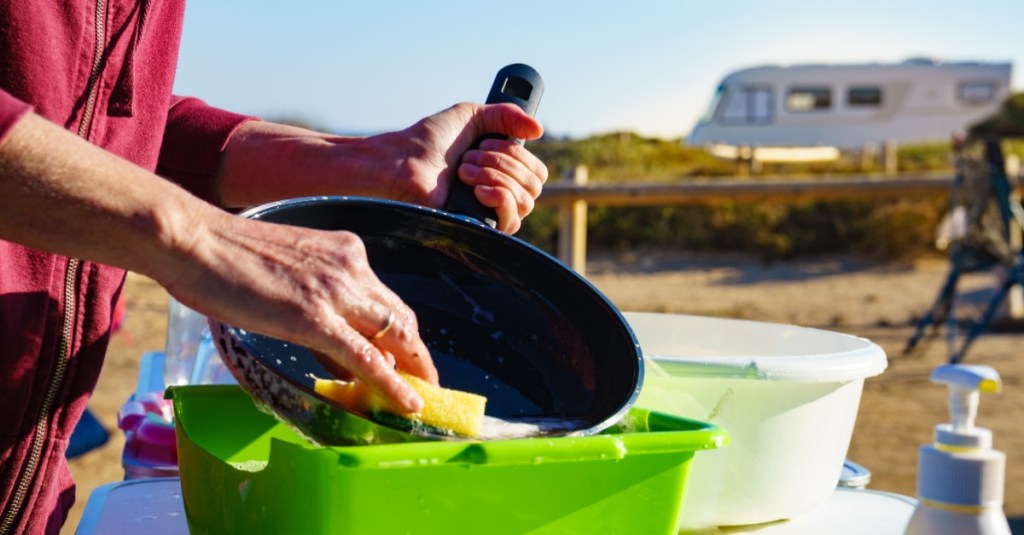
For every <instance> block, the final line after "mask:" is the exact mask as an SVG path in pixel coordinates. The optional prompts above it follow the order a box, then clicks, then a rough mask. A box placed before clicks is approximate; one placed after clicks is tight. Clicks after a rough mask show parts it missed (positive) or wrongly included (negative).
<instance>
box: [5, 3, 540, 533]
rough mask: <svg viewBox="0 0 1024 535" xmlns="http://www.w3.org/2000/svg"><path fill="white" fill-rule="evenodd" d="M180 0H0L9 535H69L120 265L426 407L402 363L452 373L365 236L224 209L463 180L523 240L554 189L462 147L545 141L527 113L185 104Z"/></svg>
mask: <svg viewBox="0 0 1024 535" xmlns="http://www.w3.org/2000/svg"><path fill="white" fill-rule="evenodd" d="M183 4H184V2H183V0H104V1H96V2H75V1H70V2H4V3H2V5H0V50H2V53H0V408H2V410H0V534H6V533H56V532H58V531H59V529H60V526H61V524H62V523H63V522H64V519H65V518H66V514H67V510H68V508H69V507H70V506H71V504H72V502H73V501H74V484H73V482H72V480H71V477H70V473H69V472H68V469H67V466H66V463H65V461H64V450H65V449H66V447H67V442H68V438H69V436H70V435H71V432H72V430H73V428H74V425H75V422H77V420H78V418H79V416H80V415H81V414H82V411H83V410H84V408H85V404H86V401H87V399H88V397H89V393H90V392H91V391H92V389H93V387H94V386H95V384H96V380H97V377H98V375H99V369H100V365H101V363H102V358H103V353H104V352H105V350H106V347H107V343H108V340H109V336H110V328H111V319H112V315H113V311H114V306H115V303H116V302H117V299H118V296H119V293H120V291H121V288H122V285H123V282H124V275H125V270H132V271H135V272H137V273H140V274H143V275H146V276H148V277H150V278H152V279H154V280H156V281H157V282H159V283H160V284H161V285H162V286H163V287H164V288H166V289H167V291H168V292H169V293H170V294H171V295H172V296H174V297H175V298H177V299H178V300H179V301H181V302H182V303H184V304H186V305H187V306H189V307H191V308H193V309H195V310H197V311H199V312H202V313H204V314H207V315H209V316H213V317H217V318H219V319H222V320H224V321H227V322H229V323H231V324H234V325H238V326H240V327H244V328H247V329H251V330H254V331H259V332H263V333H266V334H268V335H272V336H276V337H280V338H284V339H287V340H290V341H292V342H295V343H298V344H302V345H305V346H308V347H310V348H313V349H315V350H317V351H318V352H320V353H322V354H323V355H324V356H323V357H322V358H324V359H326V360H327V361H328V362H326V363H325V364H327V365H328V366H329V367H333V368H335V369H338V368H344V369H346V370H348V371H350V372H351V373H352V374H354V375H355V376H357V377H358V378H360V379H362V380H363V381H365V382H367V383H368V384H370V385H372V387H373V388H375V389H376V390H377V391H378V392H380V393H381V394H382V395H383V396H384V397H385V398H386V399H387V400H389V402H390V403H391V405H392V406H393V408H394V409H395V410H401V411H415V410H417V409H419V408H420V407H421V405H422V400H421V399H420V398H419V397H418V395H417V394H416V393H415V392H414V391H412V390H411V389H410V388H408V387H407V385H406V384H405V383H404V382H402V381H400V380H399V379H398V376H397V375H396V371H395V367H396V366H397V368H399V369H402V370H404V371H407V372H409V373H412V374H414V375H417V376H419V377H422V378H424V379H427V380H429V381H432V382H435V383H436V382H437V372H436V370H435V369H434V367H433V364H432V362H431V359H430V357H429V353H428V351H427V349H426V347H425V346H424V344H423V342H422V340H421V339H420V337H419V335H418V332H417V324H416V318H415V316H414V314H413V312H412V311H411V309H410V308H409V307H408V306H406V305H405V304H404V303H403V302H402V301H401V300H400V299H399V298H398V297H397V296H396V295H395V294H394V293H392V292H391V291H390V290H389V289H388V288H387V287H385V286H384V285H383V284H381V282H380V281H379V280H378V279H377V278H376V276H375V275H374V273H373V272H372V270H371V269H370V267H369V264H368V263H367V258H366V253H365V250H364V248H363V245H362V243H361V241H360V240H359V238H358V237H357V236H355V235H353V234H351V233H347V232H324V231H317V230H311V229H302V228H295V227H288V226H282V225H272V224H268V223H263V222H259V221H252V220H247V219H242V218H239V217H237V216H234V215H232V214H231V213H230V212H229V211H226V210H224V209H223V208H225V207H244V206H250V205H254V204H258V203H262V202H266V201H270V200H276V199H282V198H290V197H298V196H306V195H321V194H348V195H363V196H376V197H382V198H388V199H396V200H402V201H408V202H414V203H419V204H422V205H426V206H432V207H440V206H441V204H442V200H443V199H444V198H445V196H446V194H447V191H448V188H449V186H450V184H451V182H452V181H453V180H463V181H464V182H466V183H468V184H470V185H472V186H473V187H474V191H475V194H476V197H477V198H478V199H479V200H480V201H481V202H482V203H483V204H484V205H487V206H490V207H493V208H495V209H496V210H497V212H498V215H499V220H500V221H499V227H500V228H501V229H502V230H504V231H507V232H514V231H516V230H517V229H518V227H519V225H520V222H521V219H522V218H523V217H524V216H525V215H526V214H528V213H529V212H530V211H531V209H532V208H533V202H534V199H535V198H536V197H537V196H538V195H539V194H540V190H541V186H542V184H543V183H544V181H545V180H546V177H547V171H546V168H545V167H544V165H543V164H542V163H541V162H540V161H539V160H538V159H537V158H536V157H535V156H534V155H533V154H531V153H530V152H528V151H527V150H525V149H523V148H522V147H521V146H518V145H515V144H513V143H511V142H507V141H501V140H495V139H491V140H488V141H485V142H484V143H483V144H482V145H481V146H480V147H479V149H476V150H468V149H469V148H470V146H471V144H472V142H473V141H474V140H475V139H476V138H477V137H479V136H480V135H482V134H484V133H499V134H504V135H507V136H510V137H514V138H523V139H534V138H537V137H539V136H540V135H541V132H542V129H541V126H540V124H539V123H538V122H537V121H535V120H534V119H532V118H530V117H529V116H527V115H526V114H524V113H523V112H521V111H520V110H518V109H517V108H515V107H514V106H509V105H490V106H484V105H478V104H470V103H462V104H457V105H455V106H453V107H451V108H449V109H447V110H444V111H441V112H439V113H437V114H434V115H431V116H429V117H427V118H425V119H423V120H421V121H419V122H417V123H416V124H414V125H412V126H410V127H409V128H407V129H405V130H402V131H398V132H392V133H386V134H381V135H376V136H369V137H343V136H335V135H328V134H324V133H319V132H313V131H309V130H305V129H301V128H296V127H292V126H285V125H279V124H273V123H270V122H265V121H261V120H259V119H256V118H253V117H246V116H242V115H237V114H233V113H230V112H227V111H224V110H219V109H216V108H213V107H211V106H208V105H206V104H205V103H203V102H202V101H200V100H197V99H194V98H189V97H178V96H173V95H172V94H171V87H172V83H173V76H174V72H175V63H176V60H177V49H178V44H179V39H180V36H181V24H182V14H183V9H184V6H183ZM467 151H468V152H467ZM386 324H391V328H390V329H388V330H387V332H386V334H385V335H384V336H382V337H380V338H379V339H377V338H375V336H374V334H375V333H378V332H379V331H381V330H382V329H383V327H384V326H385V325H386Z"/></svg>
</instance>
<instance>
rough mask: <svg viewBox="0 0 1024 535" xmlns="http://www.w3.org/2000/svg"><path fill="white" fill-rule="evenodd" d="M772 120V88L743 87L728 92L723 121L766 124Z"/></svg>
mask: <svg viewBox="0 0 1024 535" xmlns="http://www.w3.org/2000/svg"><path fill="white" fill-rule="evenodd" d="M771 120H772V90H771V88H767V87H741V88H739V89H738V90H736V91H735V92H726V95H725V106H724V109H723V110H722V121H723V122H728V123H753V124H764V123H769V122H771Z"/></svg>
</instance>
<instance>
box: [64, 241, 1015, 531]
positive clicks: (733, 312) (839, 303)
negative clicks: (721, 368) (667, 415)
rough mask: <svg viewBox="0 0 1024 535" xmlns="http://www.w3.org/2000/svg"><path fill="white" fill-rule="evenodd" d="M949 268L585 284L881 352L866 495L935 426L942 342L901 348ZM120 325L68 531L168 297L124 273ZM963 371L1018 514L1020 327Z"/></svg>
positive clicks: (977, 353) (992, 338) (636, 303)
mask: <svg viewBox="0 0 1024 535" xmlns="http://www.w3.org/2000/svg"><path fill="white" fill-rule="evenodd" d="M946 268H947V264H946V262H945V261H943V260H939V259H931V260H923V261H918V262H915V263H913V264H907V265H891V264H886V265H878V264H872V263H869V262H865V261H861V260H856V259H830V260H815V261H800V262H780V263H774V264H768V265H765V264H761V263H759V262H757V261H753V260H751V259H749V258H744V257H739V256H721V255H718V256H692V255H687V256H672V255H661V254H654V253H645V254H637V255H626V256H618V257H614V258H613V257H600V256H599V257H595V258H593V259H592V260H591V262H590V264H589V266H588V270H589V274H588V278H589V279H590V280H591V281H592V282H593V283H594V284H595V285H596V286H597V287H598V288H599V289H600V290H601V291H602V292H604V293H605V294H606V295H607V296H608V297H609V298H610V299H611V300H612V301H613V302H615V304H616V305H617V306H618V307H619V308H620V309H622V310H629V311H651V312H667V313H685V314H697V315H710V316H723V317H736V318H746V319H751V320H756V321H771V322H782V323H793V324H798V325H804V326H809V327H819V328H824V329H829V330H834V331H839V332H844V333H848V334H854V335H858V336H863V337H865V338H868V339H871V340H872V341H874V342H875V343H877V344H879V345H880V346H882V348H883V349H885V350H886V352H887V354H888V355H889V358H890V364H889V369H888V370H887V371H886V372H885V373H884V374H882V375H881V376H879V377H875V378H872V379H869V380H868V381H867V382H866V385H865V390H864V394H863V398H862V401H861V407H860V412H859V415H858V419H857V426H856V429H855V431H854V434H853V442H852V444H851V446H850V451H849V455H848V457H849V458H850V459H853V460H855V461H857V462H858V463H860V464H862V465H864V466H865V467H867V468H868V469H870V470H871V472H872V481H871V484H870V486H869V488H872V489H876V490H887V491H892V492H897V493H901V494H907V495H913V494H914V482H915V474H916V462H917V447H918V445H920V444H922V443H924V442H927V441H929V440H930V439H931V433H932V426H934V425H935V424H936V423H938V422H941V421H945V420H946V419H947V418H946V409H945V406H946V405H945V403H946V401H945V391H944V389H943V388H942V387H939V386H937V385H933V384H931V383H929V382H928V373H929V371H930V370H931V368H932V367H934V366H936V365H938V364H941V363H943V362H944V361H945V358H946V347H945V344H944V342H943V341H942V340H941V339H936V340H934V341H933V342H932V343H930V344H927V345H926V346H925V347H924V348H922V350H921V351H919V352H918V353H917V354H915V355H914V356H911V357H905V356H903V355H902V354H901V350H902V347H903V344H904V342H905V341H906V339H907V337H908V336H909V335H910V333H911V330H912V327H911V324H912V322H913V319H914V318H916V317H917V316H919V315H920V314H921V313H923V312H924V311H925V310H926V309H927V308H928V307H929V306H930V305H931V303H932V301H933V299H934V298H935V295H936V293H937V292H938V289H939V287H940V285H941V284H942V282H943V281H944V279H945V276H946ZM993 281H994V277H993V276H992V275H991V274H979V275H972V276H969V277H967V278H965V279H964V281H963V283H962V285H961V288H962V294H961V295H962V298H961V301H962V302H963V309H964V310H965V311H968V312H970V311H973V310H976V309H977V307H978V306H979V305H980V304H981V303H984V302H985V300H986V298H987V295H988V292H989V288H990V287H991V285H992V283H993ZM126 292H127V293H126V295H127V297H128V302H127V304H128V319H127V321H126V324H125V329H124V330H123V331H122V332H121V333H118V335H116V337H115V339H114V341H113V343H112V346H111V348H110V352H109V354H108V358H107V363H106V366H105V368H104V371H103V374H102V376H101V377H100V384H99V387H98V389H97V392H96V395H95V396H94V397H93V399H92V401H91V403H90V407H91V409H92V410H93V411H94V412H95V413H96V414H97V416H98V417H99V418H100V419H101V421H103V423H104V424H105V425H106V427H107V428H108V429H112V430H115V431H114V432H113V433H112V439H111V441H110V442H109V443H108V444H107V445H106V446H104V447H103V448H101V449H98V450H96V451H94V452H90V453H89V454H87V455H85V456H84V457H82V458H80V459H77V460H75V461H73V462H72V465H71V468H72V471H73V472H74V474H75V478H76V480H77V481H78V484H79V487H78V504H77V505H76V508H75V510H74V511H73V512H72V517H71V518H70V519H69V521H68V524H67V527H66V528H65V533H68V534H70V533H73V532H74V526H76V525H77V523H78V518H79V517H80V515H81V511H82V508H84V505H85V502H86V500H87V499H88V496H89V493H90V492H91V491H92V489H93V488H95V487H96V486H98V485H102V484H105V483H110V482H114V481H118V480H120V479H121V478H122V477H123V475H124V474H123V470H122V469H121V465H120V452H121V449H122V448H123V445H124V441H123V438H122V436H121V434H120V432H119V431H116V418H117V410H118V408H119V407H120V406H121V404H122V403H123V402H124V401H125V399H127V397H128V396H129V395H130V393H131V392H132V390H133V388H134V385H135V378H136V376H137V369H138V358H139V356H140V355H141V354H142V353H143V352H145V351H151V350H161V349H162V348H163V346H164V336H165V322H166V315H165V313H166V310H167V295H166V293H165V292H164V291H163V290H162V289H161V288H160V287H159V286H157V285H156V284H155V283H153V282H152V281H151V280H148V279H146V278H143V277H140V276H136V275H130V276H129V279H128V284H127V290H126ZM968 360H969V361H970V362H971V363H977V364H988V365H991V366H993V367H995V368H996V369H997V370H999V372H1000V374H1001V375H1002V378H1003V382H1004V391H1003V393H1002V394H999V395H994V396H988V397H987V398H986V399H984V400H983V403H982V407H981V411H980V413H979V416H978V424H979V425H982V426H986V427H989V428H991V429H992V430H993V432H994V433H995V445H996V447H997V448H998V449H1000V450H1002V451H1004V452H1006V454H1007V457H1008V458H1007V464H1008V466H1007V474H1006V511H1007V513H1008V514H1009V515H1010V516H1016V517H1022V516H1024V426H1021V425H1020V422H1021V418H1022V415H1024V328H1020V326H1014V325H1012V324H1011V325H1008V326H1006V327H1005V328H1003V329H1001V330H1000V332H994V333H991V334H986V335H985V336H982V337H981V338H980V339H979V340H978V342H977V343H976V344H975V346H974V347H973V349H972V350H971V351H970V353H969V355H968Z"/></svg>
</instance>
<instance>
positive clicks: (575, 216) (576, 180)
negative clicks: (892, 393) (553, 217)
mask: <svg viewBox="0 0 1024 535" xmlns="http://www.w3.org/2000/svg"><path fill="white" fill-rule="evenodd" d="M563 182H566V183H570V184H573V185H576V186H583V185H586V183H587V166H585V165H577V166H576V169H575V170H574V171H573V174H572V176H571V177H566V178H565V179H563ZM558 217H559V221H560V223H559V228H558V259H559V260H561V261H562V262H564V263H565V264H566V265H568V266H569V267H571V268H573V269H574V270H576V272H577V273H579V274H580V275H583V276H586V274H587V201H585V200H582V199H569V200H567V201H564V202H561V203H559V206H558Z"/></svg>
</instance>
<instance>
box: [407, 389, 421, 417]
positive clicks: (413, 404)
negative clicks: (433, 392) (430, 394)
mask: <svg viewBox="0 0 1024 535" xmlns="http://www.w3.org/2000/svg"><path fill="white" fill-rule="evenodd" d="M410 390H411V389H410ZM405 406H406V407H408V408H409V409H410V410H409V412H420V411H421V410H423V398H421V397H420V395H419V394H417V393H416V391H415V390H413V391H412V392H410V393H409V396H408V397H407V398H405Z"/></svg>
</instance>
